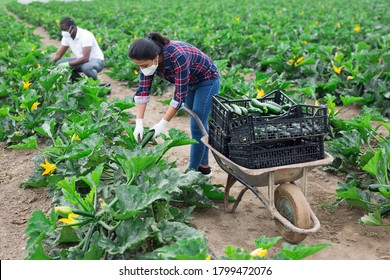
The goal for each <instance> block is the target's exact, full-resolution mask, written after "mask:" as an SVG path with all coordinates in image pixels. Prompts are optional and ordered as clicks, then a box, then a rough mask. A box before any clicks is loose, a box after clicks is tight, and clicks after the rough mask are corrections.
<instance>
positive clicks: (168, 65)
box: [134, 41, 219, 109]
mask: <svg viewBox="0 0 390 280" xmlns="http://www.w3.org/2000/svg"><path fill="white" fill-rule="evenodd" d="M163 54H164V70H163V71H162V70H160V68H157V70H156V72H155V74H157V76H159V77H161V78H163V79H165V80H167V81H169V82H171V83H173V84H175V95H174V97H173V99H172V101H171V103H170V106H172V107H174V108H176V109H180V108H181V106H182V105H183V103H184V102H185V97H186V96H187V94H188V87H189V86H192V85H196V84H198V83H200V82H203V81H207V80H213V79H216V78H218V77H219V74H218V69H217V66H215V64H214V63H213V61H212V60H211V59H210V58H209V57H208V56H207V55H205V54H204V53H203V52H201V51H200V50H199V49H197V48H195V47H194V46H192V45H190V44H188V43H184V42H178V41H170V43H169V44H167V45H165V46H164V48H163ZM153 77H154V75H151V76H145V75H144V74H143V73H142V72H140V81H139V86H138V90H137V92H136V93H135V96H134V102H135V103H148V102H149V101H150V96H149V95H150V90H151V87H152V81H153Z"/></svg>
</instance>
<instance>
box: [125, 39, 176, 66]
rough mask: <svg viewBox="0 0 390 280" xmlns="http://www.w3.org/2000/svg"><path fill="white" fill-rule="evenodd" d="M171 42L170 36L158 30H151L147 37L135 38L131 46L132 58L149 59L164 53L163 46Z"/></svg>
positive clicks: (130, 53) (130, 55) (130, 54)
mask: <svg viewBox="0 0 390 280" xmlns="http://www.w3.org/2000/svg"><path fill="white" fill-rule="evenodd" d="M169 42H170V40H169V38H168V37H165V36H162V35H161V34H160V33H158V32H150V33H149V34H148V36H147V37H146V38H141V39H137V40H135V41H134V42H133V43H132V44H131V46H130V48H129V53H128V54H129V57H130V58H131V59H138V60H149V59H154V58H155V57H156V56H157V55H158V54H162V52H163V47H164V46H165V45H166V44H168V43H169Z"/></svg>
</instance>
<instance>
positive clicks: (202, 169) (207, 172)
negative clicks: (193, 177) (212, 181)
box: [198, 166, 213, 178]
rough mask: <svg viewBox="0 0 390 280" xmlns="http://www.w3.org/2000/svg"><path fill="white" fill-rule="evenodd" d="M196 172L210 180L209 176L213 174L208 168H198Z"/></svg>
mask: <svg viewBox="0 0 390 280" xmlns="http://www.w3.org/2000/svg"><path fill="white" fill-rule="evenodd" d="M198 171H199V172H200V173H202V174H203V175H204V176H206V177H207V178H211V176H213V172H211V168H210V166H209V167H201V166H199V167H198Z"/></svg>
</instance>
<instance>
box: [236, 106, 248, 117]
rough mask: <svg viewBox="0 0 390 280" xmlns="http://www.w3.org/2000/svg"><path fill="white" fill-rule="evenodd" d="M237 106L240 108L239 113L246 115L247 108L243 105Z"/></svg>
mask: <svg viewBox="0 0 390 280" xmlns="http://www.w3.org/2000/svg"><path fill="white" fill-rule="evenodd" d="M238 107H239V108H240V110H241V114H242V115H243V116H246V115H248V109H247V108H245V107H244V106H238Z"/></svg>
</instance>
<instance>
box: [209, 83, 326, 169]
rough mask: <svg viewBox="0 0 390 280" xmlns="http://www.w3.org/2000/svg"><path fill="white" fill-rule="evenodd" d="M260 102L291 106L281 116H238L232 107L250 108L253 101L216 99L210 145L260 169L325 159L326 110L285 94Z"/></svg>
mask: <svg viewBox="0 0 390 280" xmlns="http://www.w3.org/2000/svg"><path fill="white" fill-rule="evenodd" d="M258 100H259V101H260V102H265V101H272V102H274V103H277V104H278V105H280V106H284V105H288V106H287V107H288V108H289V109H288V110H287V111H285V112H284V113H282V114H280V115H261V114H257V113H248V114H245V115H241V114H237V113H236V112H234V110H231V109H229V108H230V107H231V106H232V104H235V105H237V106H241V107H245V108H249V107H250V102H251V100H249V99H243V100H228V99H225V98H223V97H219V96H215V97H214V98H213V105H212V111H211V118H210V121H209V143H210V145H211V146H212V147H213V148H215V149H216V150H217V151H219V152H220V153H222V154H223V155H225V156H226V157H228V158H230V159H231V160H232V161H233V162H235V163H237V164H239V165H241V166H243V167H247V168H251V169H260V168H268V167H275V166H282V165H288V164H295V163H301V162H308V161H314V160H319V159H323V158H324V136H325V135H326V133H327V131H328V130H327V128H328V115H327V112H328V109H327V107H325V106H314V105H306V104H296V103H295V102H294V101H293V100H292V99H290V98H289V97H288V96H287V95H285V94H284V93H283V92H282V91H279V90H277V91H273V92H271V93H269V94H267V95H266V96H264V97H263V98H259V99H258Z"/></svg>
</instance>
